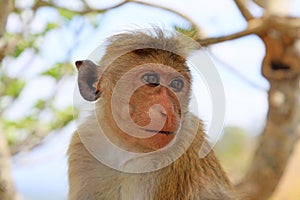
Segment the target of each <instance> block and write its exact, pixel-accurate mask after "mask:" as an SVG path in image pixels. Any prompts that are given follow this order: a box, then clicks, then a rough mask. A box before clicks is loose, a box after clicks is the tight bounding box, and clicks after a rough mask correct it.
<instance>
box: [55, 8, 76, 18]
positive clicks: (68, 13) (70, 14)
mask: <svg viewBox="0 0 300 200" xmlns="http://www.w3.org/2000/svg"><path fill="white" fill-rule="evenodd" d="M58 12H59V14H60V16H62V17H64V18H66V19H68V20H71V19H72V18H73V17H74V16H75V15H77V13H76V12H74V11H71V10H68V9H65V8H59V9H58Z"/></svg>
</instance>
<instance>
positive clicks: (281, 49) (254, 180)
mask: <svg viewBox="0 0 300 200" xmlns="http://www.w3.org/2000/svg"><path fill="white" fill-rule="evenodd" d="M259 36H260V37H261V38H262V40H263V41H264V43H265V45H266V55H265V58H264V61H263V64H262V74H263V75H264V76H265V77H266V78H267V79H268V81H269V83H270V89H269V92H268V102H269V109H268V114H267V121H266V126H265V129H264V131H263V133H262V135H261V137H260V141H259V145H258V147H257V149H256V152H255V154H254V158H253V161H252V164H251V166H250V169H249V171H248V172H247V173H246V176H245V177H244V179H243V180H242V182H241V183H240V184H238V185H237V189H238V190H239V191H241V193H242V195H243V194H245V195H246V196H247V197H248V199H251V200H252V199H253V200H256V199H259V200H264V199H268V198H269V197H270V196H271V195H272V193H273V192H274V190H275V188H276V186H277V185H278V183H279V181H280V178H281V176H282V174H283V172H284V169H285V167H286V166H287V163H288V159H289V157H290V156H291V154H292V151H293V149H294V147H295V144H296V142H297V139H298V133H297V117H298V115H297V113H298V112H297V111H298V108H299V107H298V106H299V102H298V101H299V99H298V98H299V71H300V69H299V68H300V58H299V55H298V54H297V51H296V49H295V46H296V45H295V42H296V40H297V35H295V34H294V33H293V32H291V33H288V34H282V33H281V32H280V31H278V30H274V29H270V30H268V31H267V32H266V33H263V34H260V35H259ZM254 98H255V97H254Z"/></svg>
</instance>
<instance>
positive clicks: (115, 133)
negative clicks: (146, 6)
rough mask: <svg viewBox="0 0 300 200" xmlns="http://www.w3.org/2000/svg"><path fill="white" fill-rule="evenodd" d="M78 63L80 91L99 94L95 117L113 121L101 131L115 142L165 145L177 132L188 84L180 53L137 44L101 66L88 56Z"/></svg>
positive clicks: (135, 146) (134, 146) (90, 96)
mask: <svg viewBox="0 0 300 200" xmlns="http://www.w3.org/2000/svg"><path fill="white" fill-rule="evenodd" d="M76 65H77V67H78V69H80V70H79V88H80V92H81V94H82V96H83V97H84V98H85V99H86V100H90V101H92V100H96V99H97V98H99V97H100V96H101V101H100V102H102V103H100V104H99V105H101V110H103V111H102V113H103V114H102V115H103V116H102V119H101V120H99V122H100V125H101V126H103V127H111V129H112V130H111V131H109V130H108V129H106V130H104V132H105V134H106V135H107V136H108V138H110V140H111V141H112V142H113V143H118V144H117V145H118V146H120V145H121V146H122V147H126V149H127V150H131V151H140V150H141V149H142V151H144V152H145V151H148V152H149V151H154V150H157V149H160V148H162V147H165V146H166V145H167V144H169V143H170V142H171V141H172V140H173V139H174V137H175V136H176V133H177V132H179V130H180V127H181V123H182V119H184V115H185V113H186V112H187V110H188V104H189V97H190V88H191V86H190V82H191V76H190V72H189V69H188V67H187V66H186V64H185V59H183V58H182V57H180V56H177V55H174V54H172V53H170V52H165V51H159V50H145V51H144V50H141V51H138V52H133V53H129V54H125V55H123V56H121V57H120V58H118V59H117V60H115V61H114V62H113V63H112V64H111V65H110V66H109V67H108V68H107V69H105V71H104V72H99V67H97V66H96V65H95V64H93V63H92V62H91V61H79V62H77V63H76ZM99 74H100V75H99ZM96 77H100V78H96ZM103 102H105V103H103Z"/></svg>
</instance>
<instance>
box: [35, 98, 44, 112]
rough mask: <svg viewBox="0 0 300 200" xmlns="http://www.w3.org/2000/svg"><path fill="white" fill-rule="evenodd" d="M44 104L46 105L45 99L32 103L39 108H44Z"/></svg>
mask: <svg viewBox="0 0 300 200" xmlns="http://www.w3.org/2000/svg"><path fill="white" fill-rule="evenodd" d="M45 105H46V101H44V100H41V99H39V100H38V101H37V102H36V104H35V105H34V107H35V108H37V109H40V110H41V109H44V108H45Z"/></svg>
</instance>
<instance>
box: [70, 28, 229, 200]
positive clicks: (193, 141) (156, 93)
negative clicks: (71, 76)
mask: <svg viewBox="0 0 300 200" xmlns="http://www.w3.org/2000/svg"><path fill="white" fill-rule="evenodd" d="M193 48H197V47H196V46H195V45H193V44H191V43H189V42H185V41H184V40H183V39H182V38H180V37H178V36H177V35H176V34H168V35H166V34H165V33H164V31H163V30H161V29H159V28H153V31H152V32H145V31H129V32H125V33H120V34H117V35H114V36H112V37H110V38H108V40H107V43H106V51H105V53H104V55H103V56H102V58H101V60H100V61H99V63H98V64H95V63H94V62H93V61H91V60H81V61H76V63H75V65H76V67H77V69H78V86H79V91H80V94H81V96H82V97H83V98H84V99H85V100H86V101H90V102H93V103H94V105H95V111H94V112H93V114H91V115H90V116H89V117H87V118H86V119H85V120H84V122H82V123H81V124H80V126H79V127H78V128H77V131H75V133H74V134H73V137H72V139H71V143H70V146H69V149H68V166H69V170H68V176H69V194H68V199H69V200H102V199H103V200H106V199H109V200H115V199H116V200H118V199H123V200H132V199H134V200H140V199H143V200H144V199H146V200H173V199H174V200H208V199H210V200H213V199H214V200H217V199H222V200H226V199H235V197H234V191H233V187H232V185H231V183H230V180H229V178H228V177H227V175H226V173H225V171H224V170H223V169H222V166H221V164H220V163H219V161H218V159H217V157H216V155H215V153H214V151H213V150H211V151H210V152H209V153H208V154H207V155H206V156H205V157H203V158H200V157H199V151H200V147H204V149H207V150H210V144H209V142H208V141H207V140H206V136H205V132H204V128H203V125H202V121H201V120H200V119H199V118H198V117H196V116H194V115H193V114H191V112H190V111H189V108H188V105H189V101H190V95H191V94H190V93H191V82H192V78H191V72H190V69H189V66H188V64H187V57H188V55H189V52H190V51H191V49H193ZM103 66H105V67H103ZM130 90H131V91H133V92H132V93H131V94H127V93H128V91H130ZM116 91H117V92H116ZM126 95H127V96H126ZM125 96H126V98H125ZM111 102H114V103H113V104H112V103H111ZM126 105H127V107H126ZM153 105H154V106H153ZM125 107H126V108H125ZM129 120H131V122H129ZM120 121H121V122H120ZM128 124H129V125H132V126H136V127H135V128H133V129H131V128H132V127H131V126H129V127H128ZM126 125H127V126H126ZM97 127H101V130H102V132H103V133H104V135H105V136H104V137H102V138H100V139H96V137H97V135H98V132H99V131H98V130H99V129H98V128H97ZM124 127H125V128H124ZM128 133H131V134H128ZM106 139H107V140H108V141H109V142H111V143H112V144H113V145H114V146H117V147H118V148H121V149H123V150H124V151H126V152H131V153H136V154H139V155H142V156H140V157H136V158H132V159H131V158H128V159H127V158H125V159H124V157H126V156H122V155H121V156H119V157H118V155H117V153H115V152H113V151H112V150H110V147H109V146H108V145H107V144H104V143H103V141H104V140H106ZM86 143H89V145H86ZM89 146H92V148H91V147H89ZM97 148H100V149H101V150H99V149H98V150H97ZM95 149H96V150H95ZM99 152H100V153H102V154H103V155H104V156H106V157H107V158H108V159H109V158H110V157H114V158H116V160H117V162H116V163H118V162H119V161H120V160H122V159H124V162H123V163H121V164H120V163H118V164H119V166H123V167H124V166H125V167H124V169H125V168H126V167H127V168H126V169H129V170H127V171H126V170H124V171H122V170H120V169H119V168H118V169H115V168H113V167H111V166H110V165H107V164H106V163H103V162H101V161H99V159H98V157H97V155H96V154H97V153H99ZM157 152H158V153H157ZM177 152H180V153H179V154H178V155H176V156H174V157H175V158H176V159H173V160H172V162H169V163H168V164H166V165H165V164H164V163H165V161H168V159H170V157H172V156H173V155H174V154H177ZM95 155H96V156H95ZM144 155H145V156H144ZM149 157H150V158H149ZM152 161H153V162H152ZM151 165H155V166H156V165H158V168H157V169H155V170H148V171H147V170H146V171H143V169H146V168H147V167H148V166H151ZM134 168H137V169H139V170H141V172H139V171H134V172H133V171H130V170H131V169H134ZM147 169H148V168H147Z"/></svg>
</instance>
